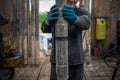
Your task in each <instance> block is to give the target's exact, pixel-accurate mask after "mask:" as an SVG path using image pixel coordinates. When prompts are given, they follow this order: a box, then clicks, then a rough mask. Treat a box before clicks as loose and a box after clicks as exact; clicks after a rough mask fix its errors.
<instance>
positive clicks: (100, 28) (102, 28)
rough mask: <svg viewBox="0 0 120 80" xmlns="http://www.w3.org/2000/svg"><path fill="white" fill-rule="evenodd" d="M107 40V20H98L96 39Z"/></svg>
mask: <svg viewBox="0 0 120 80" xmlns="http://www.w3.org/2000/svg"><path fill="white" fill-rule="evenodd" d="M105 38H106V20H105V19H104V18H96V39H97V40H104V39H105Z"/></svg>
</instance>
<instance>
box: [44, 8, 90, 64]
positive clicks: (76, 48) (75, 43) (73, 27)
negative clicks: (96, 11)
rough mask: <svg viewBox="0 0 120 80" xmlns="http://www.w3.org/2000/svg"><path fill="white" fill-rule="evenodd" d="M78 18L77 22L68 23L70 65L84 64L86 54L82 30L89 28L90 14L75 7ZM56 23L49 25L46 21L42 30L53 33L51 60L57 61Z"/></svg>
mask: <svg viewBox="0 0 120 80" xmlns="http://www.w3.org/2000/svg"><path fill="white" fill-rule="evenodd" d="M74 10H75V13H76V14H77V15H78V20H77V21H76V22H75V23H68V60H69V61H68V62H69V65H77V64H82V63H84V61H85V55H84V52H83V48H82V30H86V29H88V28H89V20H88V14H87V12H86V11H83V10H80V9H79V8H75V9H74ZM54 26H55V25H54V24H51V25H47V24H46V22H45V21H44V22H43V24H42V31H43V32H44V33H52V46H53V48H52V54H51V59H50V60H51V62H52V63H55V62H56V61H55V27H54Z"/></svg>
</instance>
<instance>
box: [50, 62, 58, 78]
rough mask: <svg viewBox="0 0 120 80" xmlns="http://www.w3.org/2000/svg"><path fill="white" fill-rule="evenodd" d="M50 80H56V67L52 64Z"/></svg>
mask: <svg viewBox="0 0 120 80" xmlns="http://www.w3.org/2000/svg"><path fill="white" fill-rule="evenodd" d="M50 80H57V76H56V65H55V64H54V63H51V74H50Z"/></svg>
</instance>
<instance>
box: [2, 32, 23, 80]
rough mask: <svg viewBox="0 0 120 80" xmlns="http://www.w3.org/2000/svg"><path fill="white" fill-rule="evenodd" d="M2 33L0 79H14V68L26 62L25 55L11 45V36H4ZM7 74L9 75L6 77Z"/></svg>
mask: <svg viewBox="0 0 120 80" xmlns="http://www.w3.org/2000/svg"><path fill="white" fill-rule="evenodd" d="M2 35H3V34H2V33H0V72H1V73H0V75H1V74H2V75H3V76H2V77H1V76H0V80H12V78H13V77H14V69H15V67H17V66H19V65H20V64H23V63H24V56H23V55H22V54H20V53H19V52H18V50H17V49H16V48H15V47H13V46H12V45H11V41H10V38H3V37H2ZM4 74H7V76H9V77H8V78H7V79H6V76H5V75H4Z"/></svg>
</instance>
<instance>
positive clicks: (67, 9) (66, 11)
mask: <svg viewBox="0 0 120 80" xmlns="http://www.w3.org/2000/svg"><path fill="white" fill-rule="evenodd" d="M62 14H63V17H64V19H66V20H67V21H68V22H72V23H74V22H75V21H76V20H77V15H76V14H75V12H74V10H73V8H72V7H71V6H70V5H68V4H66V5H65V6H64V7H63V9H62Z"/></svg>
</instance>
